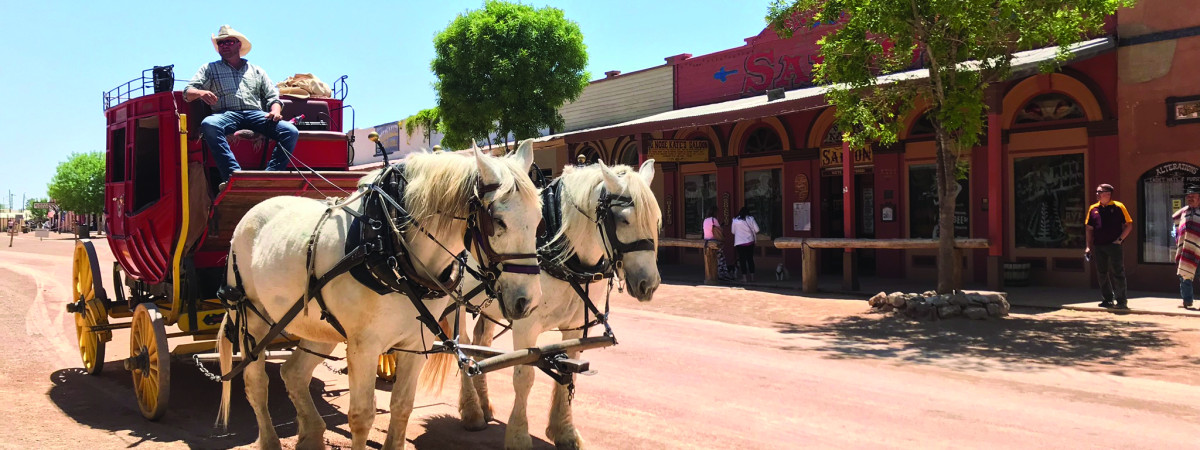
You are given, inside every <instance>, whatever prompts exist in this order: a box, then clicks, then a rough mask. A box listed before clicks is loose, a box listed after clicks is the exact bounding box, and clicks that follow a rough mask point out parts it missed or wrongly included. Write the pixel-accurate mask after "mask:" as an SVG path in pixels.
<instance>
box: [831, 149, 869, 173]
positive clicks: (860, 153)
mask: <svg viewBox="0 0 1200 450" xmlns="http://www.w3.org/2000/svg"><path fill="white" fill-rule="evenodd" d="M850 155H851V156H853V157H854V161H853V163H854V166H863V165H868V164H871V163H873V162H874V161H875V153H874V152H873V151H872V150H871V149H869V148H864V149H853V150H850ZM841 166H842V148H841V147H825V148H822V149H821V167H822V168H833V167H841Z"/></svg>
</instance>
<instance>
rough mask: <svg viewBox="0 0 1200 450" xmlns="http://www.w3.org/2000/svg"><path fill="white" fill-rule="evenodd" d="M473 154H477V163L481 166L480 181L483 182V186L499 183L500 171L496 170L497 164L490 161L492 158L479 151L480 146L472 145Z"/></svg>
mask: <svg viewBox="0 0 1200 450" xmlns="http://www.w3.org/2000/svg"><path fill="white" fill-rule="evenodd" d="M471 152H472V153H474V154H475V163H476V165H478V166H479V179H480V180H482V181H483V184H485V185H487V184H497V183H499V182H500V178H501V177H500V171H499V170H498V169H497V168H496V166H495V162H493V161H490V159H491V157H489V156H487V155H484V154H483V152H482V151H479V146H478V145H472V146H471Z"/></svg>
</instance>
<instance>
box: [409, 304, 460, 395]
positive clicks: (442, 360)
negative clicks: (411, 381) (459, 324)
mask: <svg viewBox="0 0 1200 450" xmlns="http://www.w3.org/2000/svg"><path fill="white" fill-rule="evenodd" d="M438 325H439V326H441V327H442V332H443V333H446V336H449V335H450V333H451V331H450V319H449V318H447V317H443V318H442V320H441V321H439V322H438ZM457 361H458V355H455V354H453V353H435V354H434V355H433V356H430V357H429V361H426V362H425V369H424V370H422V371H421V376H420V378H418V379H417V380H418V383H419V386H420V389H421V391H422V392H427V393H428V392H433V393H434V395H441V394H442V388H443V387H444V386H445V384H446V378H449V377H450V372H453V371H455V370H456V369H457V364H456V362H457Z"/></svg>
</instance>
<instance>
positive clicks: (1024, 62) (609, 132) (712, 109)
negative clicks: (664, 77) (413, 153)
mask: <svg viewBox="0 0 1200 450" xmlns="http://www.w3.org/2000/svg"><path fill="white" fill-rule="evenodd" d="M1113 48H1116V39H1115V38H1114V37H1112V36H1106V37H1102V38H1097V39H1092V40H1089V41H1084V42H1079V43H1076V44H1074V45H1071V46H1069V47H1067V52H1069V53H1071V57H1070V58H1069V59H1068V60H1067V61H1065V62H1063V64H1067V63H1071V62H1075V61H1081V60H1084V59H1088V58H1091V57H1093V56H1096V55H1100V54H1102V53H1104V52H1107V51H1109V50H1112V49H1113ZM1058 51H1059V47H1058V46H1054V47H1045V48H1039V49H1036V50H1027V51H1023V52H1018V53H1016V54H1014V55H1013V60H1012V75H1013V78H1019V77H1024V76H1028V75H1031V74H1033V73H1036V72H1037V71H1038V70H1039V66H1040V65H1041V64H1043V63H1046V62H1049V61H1052V60H1054V58H1055V56H1056V55H1057V54H1058ZM978 66H979V62H978V61H969V62H964V63H962V64H961V65H960V67H963V68H968V69H969V68H971V67H978ZM928 77H929V69H918V70H910V71H907V72H899V73H894V74H890V75H883V76H880V77H878V78H877V79H876V83H877V84H889V83H896V82H900V81H909V80H920V79H923V78H928ZM828 90H829V88H828V87H827V86H818V87H810V88H805V89H796V90H792V91H787V92H784V97H783V98H781V99H777V100H775V101H768V100H767V96H766V95H765V94H764V95H756V96H753V97H747V98H742V99H737V100H730V101H726V102H721V103H713V104H711V105H701V106H694V107H691V108H683V109H676V110H671V111H666V112H662V113H658V114H654V115H651V116H646V117H642V118H640V119H634V120H630V121H628V122H622V123H618V124H614V125H606V126H602V127H595V128H588V129H584V130H576V131H570V132H565V133H558V134H552V135H549V136H543V137H540V138H537V139H536V140H535V142H549V141H555V140H565V141H566V142H568V143H577V142H586V141H592V140H598V139H607V138H612V137H617V136H625V135H631V134H637V133H650V132H654V131H662V130H675V129H681V128H691V127H700V126H709V125H719V124H723V123H731V122H740V121H743V120H753V119H758V118H761V117H767V116H777V115H782V114H788V113H794V112H800V111H807V110H812V109H818V108H824V107H826V106H828V103H827V102H826V101H825V92H827V91H828Z"/></svg>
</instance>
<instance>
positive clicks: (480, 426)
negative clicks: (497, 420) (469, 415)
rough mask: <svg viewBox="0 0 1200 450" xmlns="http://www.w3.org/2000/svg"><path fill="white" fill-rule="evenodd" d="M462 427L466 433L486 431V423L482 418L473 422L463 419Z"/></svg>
mask: <svg viewBox="0 0 1200 450" xmlns="http://www.w3.org/2000/svg"><path fill="white" fill-rule="evenodd" d="M462 425H463V429H464V430H467V431H483V430H486V429H487V427H488V421H487V420H484V419H483V418H482V417H479V418H476V419H474V420H470V419H466V418H463V422H462Z"/></svg>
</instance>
